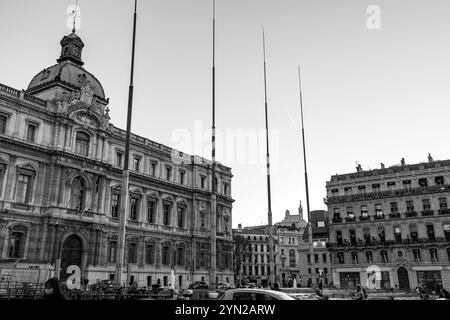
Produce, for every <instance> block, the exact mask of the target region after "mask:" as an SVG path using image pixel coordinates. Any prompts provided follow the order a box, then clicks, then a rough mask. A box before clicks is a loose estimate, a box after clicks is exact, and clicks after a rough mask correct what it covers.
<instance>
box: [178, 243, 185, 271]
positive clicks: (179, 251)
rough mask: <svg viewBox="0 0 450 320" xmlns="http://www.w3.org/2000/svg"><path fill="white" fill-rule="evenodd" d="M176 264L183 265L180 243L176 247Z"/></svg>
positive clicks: (182, 247)
mask: <svg viewBox="0 0 450 320" xmlns="http://www.w3.org/2000/svg"><path fill="white" fill-rule="evenodd" d="M177 265H179V266H183V265H184V246H183V245H180V246H179V247H178V248H177Z"/></svg>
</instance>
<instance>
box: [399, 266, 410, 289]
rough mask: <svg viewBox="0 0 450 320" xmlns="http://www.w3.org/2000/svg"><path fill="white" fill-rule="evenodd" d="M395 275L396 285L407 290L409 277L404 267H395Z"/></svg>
mask: <svg viewBox="0 0 450 320" xmlns="http://www.w3.org/2000/svg"><path fill="white" fill-rule="evenodd" d="M397 276H398V287H399V289H401V290H409V289H410V287H409V277H408V270H406V269H405V268H404V267H400V268H398V269H397Z"/></svg>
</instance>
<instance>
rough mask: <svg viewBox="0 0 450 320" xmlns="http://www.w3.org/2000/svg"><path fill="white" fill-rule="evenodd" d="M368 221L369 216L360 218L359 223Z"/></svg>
mask: <svg viewBox="0 0 450 320" xmlns="http://www.w3.org/2000/svg"><path fill="white" fill-rule="evenodd" d="M368 220H370V216H360V217H359V221H368Z"/></svg>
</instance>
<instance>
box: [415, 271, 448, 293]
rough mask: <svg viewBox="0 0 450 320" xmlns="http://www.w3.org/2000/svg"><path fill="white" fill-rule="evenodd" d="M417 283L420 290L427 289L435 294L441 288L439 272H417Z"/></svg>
mask: <svg viewBox="0 0 450 320" xmlns="http://www.w3.org/2000/svg"><path fill="white" fill-rule="evenodd" d="M417 283H418V285H419V287H421V288H423V287H424V288H427V289H428V290H430V291H435V292H436V293H437V292H439V291H440V289H441V288H442V277H441V272H440V271H417Z"/></svg>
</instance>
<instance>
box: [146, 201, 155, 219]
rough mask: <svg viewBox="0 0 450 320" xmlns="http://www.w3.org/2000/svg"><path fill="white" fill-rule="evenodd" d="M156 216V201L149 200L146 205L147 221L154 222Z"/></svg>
mask: <svg viewBox="0 0 450 320" xmlns="http://www.w3.org/2000/svg"><path fill="white" fill-rule="evenodd" d="M155 217H156V201H155V200H150V201H149V202H148V205H147V221H148V223H155V220H156V219H155Z"/></svg>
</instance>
